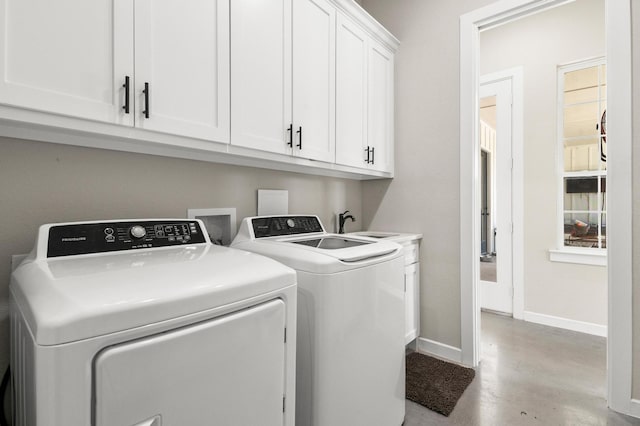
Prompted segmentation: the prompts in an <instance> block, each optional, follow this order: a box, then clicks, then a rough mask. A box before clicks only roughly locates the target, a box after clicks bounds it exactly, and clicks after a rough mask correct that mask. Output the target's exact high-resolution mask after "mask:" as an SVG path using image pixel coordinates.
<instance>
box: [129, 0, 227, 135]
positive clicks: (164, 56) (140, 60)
mask: <svg viewBox="0 0 640 426" xmlns="http://www.w3.org/2000/svg"><path fill="white" fill-rule="evenodd" d="M135 17H136V18H135V40H136V43H135V49H136V60H135V66H136V84H135V86H136V92H135V100H136V126H137V127H141V128H144V129H148V130H154V131H158V132H164V133H172V134H176V135H181V136H188V137H193V138H199V139H206V140H214V141H217V142H226V143H228V142H229V127H230V122H229V113H230V111H229V85H230V84H229V1H228V0H227V1H225V0H190V1H189V2H186V3H185V2H184V1H180V0H136V2H135ZM145 84H147V85H148V86H147V87H148V93H146V94H145V93H144V90H145ZM145 111H146V113H145Z"/></svg>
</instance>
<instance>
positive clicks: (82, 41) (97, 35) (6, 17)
mask: <svg viewBox="0 0 640 426" xmlns="http://www.w3.org/2000/svg"><path fill="white" fill-rule="evenodd" d="M0 22H2V25H1V26H0V103H1V104H5V105H11V106H17V107H21V108H25V109H30V110H36V111H44V112H51V113H55V114H60V115H66V116H71V117H80V118H85V119H91V120H98V121H103V122H110V123H120V124H127V125H131V124H132V123H133V114H128V115H127V114H125V113H124V111H123V110H122V107H123V106H124V102H125V96H126V93H125V88H124V87H122V86H123V85H124V83H125V76H129V77H130V78H133V3H132V2H131V1H128V0H91V1H86V0H57V1H50V0H0Z"/></svg>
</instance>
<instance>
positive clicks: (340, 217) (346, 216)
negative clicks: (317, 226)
mask: <svg viewBox="0 0 640 426" xmlns="http://www.w3.org/2000/svg"><path fill="white" fill-rule="evenodd" d="M347 213H349V210H345V212H344V213H340V214H339V215H338V234H344V223H345V222H346V221H347V219H351V221H352V222H355V221H356V218H355V217H353V216H351V215H350V214H347Z"/></svg>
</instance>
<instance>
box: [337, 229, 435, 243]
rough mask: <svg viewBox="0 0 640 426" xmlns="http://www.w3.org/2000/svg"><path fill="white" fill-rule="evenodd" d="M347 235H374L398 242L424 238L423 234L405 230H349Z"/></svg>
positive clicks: (374, 236)
mask: <svg viewBox="0 0 640 426" xmlns="http://www.w3.org/2000/svg"><path fill="white" fill-rule="evenodd" d="M347 235H357V236H360V237H372V238H376V239H385V240H387V241H393V242H396V243H400V244H402V243H407V242H411V241H418V240H421V239H422V234H410V233H404V232H383V231H358V232H349V233H348V234H347Z"/></svg>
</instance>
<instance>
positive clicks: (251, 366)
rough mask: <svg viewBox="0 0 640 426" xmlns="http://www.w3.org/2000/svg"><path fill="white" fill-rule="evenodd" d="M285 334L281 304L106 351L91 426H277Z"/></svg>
mask: <svg viewBox="0 0 640 426" xmlns="http://www.w3.org/2000/svg"><path fill="white" fill-rule="evenodd" d="M284 327H285V304H284V302H282V301H281V300H279V299H278V300H273V301H270V302H266V303H263V304H261V305H258V306H254V307H251V308H248V309H245V310H242V311H239V312H234V313H231V314H228V315H225V316H222V317H218V318H215V319H212V320H209V321H206V322H202V323H198V324H196V325H192V326H189V327H185V328H181V329H177V330H173V331H170V332H167V333H162V334H158V335H154V336H151V337H148V338H144V339H140V340H136V341H132V342H128V343H123V344H121V345H117V346H112V347H110V348H107V349H105V350H103V351H102V352H101V353H100V354H98V356H97V357H96V359H95V362H94V378H95V379H94V380H95V381H94V401H95V410H94V425H96V426H132V425H135V426H190V425H192V426H200V425H247V426H250V425H278V426H281V425H282V424H283V395H284V381H285V377H284V365H285V343H284Z"/></svg>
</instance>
